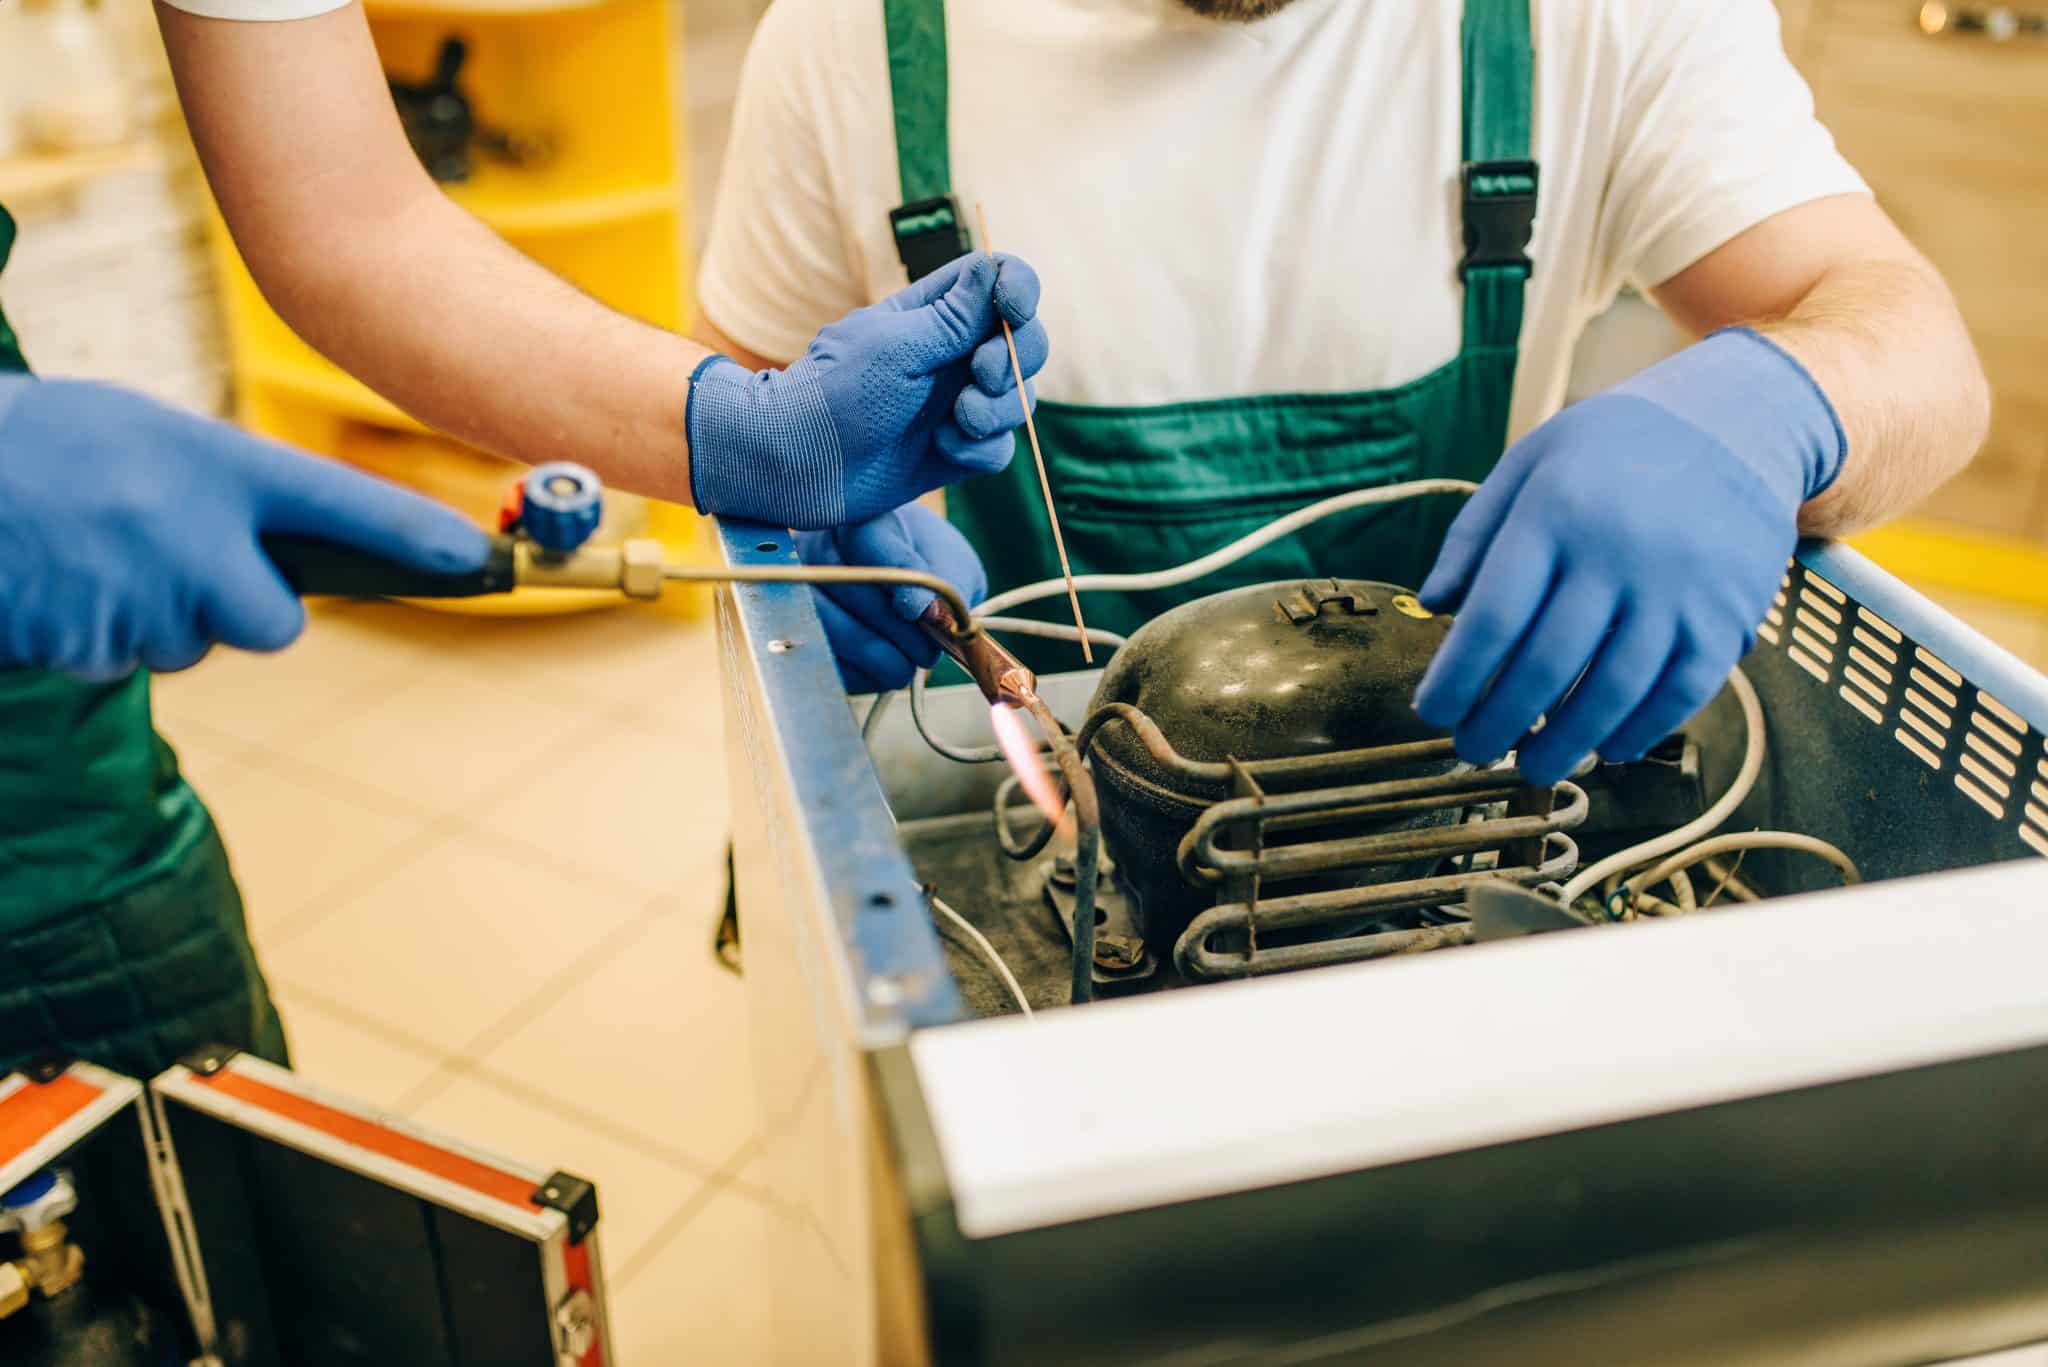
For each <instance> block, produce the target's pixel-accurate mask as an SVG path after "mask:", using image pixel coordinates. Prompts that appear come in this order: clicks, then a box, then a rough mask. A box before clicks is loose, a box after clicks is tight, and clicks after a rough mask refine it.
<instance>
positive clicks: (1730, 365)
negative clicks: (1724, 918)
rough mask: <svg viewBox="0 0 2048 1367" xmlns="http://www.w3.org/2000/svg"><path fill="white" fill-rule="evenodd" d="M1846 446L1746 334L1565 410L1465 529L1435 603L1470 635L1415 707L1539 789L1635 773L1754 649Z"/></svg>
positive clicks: (1483, 494) (1797, 382) (1425, 595)
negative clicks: (1591, 758) (1614, 771)
mask: <svg viewBox="0 0 2048 1367" xmlns="http://www.w3.org/2000/svg"><path fill="white" fill-rule="evenodd" d="M1847 446H1848V443H1847V439H1846V438H1845V437H1844V435H1843V433H1842V427H1841V423H1840V422H1839V421H1838V420H1837V418H1836V416H1835V411H1834V408H1833V406H1832V405H1831V404H1830V403H1829V402H1828V399H1827V396H1826V395H1824V394H1823V393H1822V392H1821V390H1820V386H1819V385H1817V384H1816V383H1815V382H1814V380H1813V377H1812V376H1810V375H1808V374H1807V373H1806V370H1805V368H1804V367H1803V366H1801V365H1800V364H1799V362H1798V361H1796V360H1794V359H1793V358H1792V357H1791V356H1790V355H1789V354H1787V353H1786V352H1785V351H1783V350H1781V349H1780V348H1779V347H1778V346H1777V345H1776V344H1775V343H1773V342H1770V341H1768V340H1766V339H1765V338H1763V337H1762V336H1760V335H1758V334H1757V333H1755V332H1752V331H1750V330H1748V329H1747V328H1736V329H1732V330H1729V331H1726V332H1719V333H1716V334H1714V335H1713V336H1712V337H1709V338H1708V339H1707V340H1705V341H1704V342H1701V343H1699V344H1698V345H1696V346H1692V347H1689V348H1687V349H1686V350H1684V351H1682V352H1680V353H1679V354H1678V355H1676V356H1673V357H1671V358H1670V359H1669V360H1666V361H1664V362H1662V363H1661V364H1659V365H1656V366H1653V367H1652V368H1651V369H1649V370H1647V371H1645V372H1643V373H1642V374H1641V375H1639V376H1637V377H1636V378H1634V379H1632V380H1630V381H1628V382H1627V383H1625V384H1623V385H1620V386H1618V387H1617V388H1615V389H1611V390H1609V391H1607V392H1606V393H1604V394H1600V395H1596V396H1595V397H1593V398H1590V399H1587V400H1585V401H1584V402H1582V403H1578V404H1574V405H1573V406H1572V407H1570V408H1567V409H1565V410H1564V411H1563V412H1562V413H1559V414H1558V415H1557V416H1556V417H1554V418H1552V419H1551V420H1550V421H1549V422H1547V423H1545V424H1544V425H1543V426H1542V427H1540V428H1538V429H1537V430H1536V431H1534V432H1532V433H1530V434H1529V435H1528V436H1527V437H1526V438H1524V439H1523V440H1522V441H1520V442H1518V443H1516V445H1515V446H1514V448H1513V449H1512V450H1510V451H1509V452H1508V453H1507V455H1506V456H1505V457H1504V458H1503V459H1502V461H1501V463H1500V465H1499V466H1498V467H1497V468H1496V469H1495V470H1494V472H1493V474H1492V475H1491V476H1489V477H1488V478H1487V480H1486V482H1485V483H1484V484H1483V485H1482V486H1481V487H1480V490H1479V492H1478V493H1477V494H1475V495H1474V496H1473V498H1472V501H1471V502H1470V503H1468V504H1466V505H1465V508H1464V509H1463V511H1461V512H1460V513H1459V515H1458V519H1457V521H1456V522H1454V523H1453V524H1452V525H1451V530H1450V534H1449V535H1448V536H1447V537H1446V538H1445V540H1444V546H1443V551H1442V554H1441V555H1440V556H1439V557H1438V559H1437V563H1436V568H1435V569H1434V570H1432V571H1431V573H1430V576H1429V579H1428V582H1426V583H1425V584H1424V585H1423V587H1422V601H1423V603H1424V604H1425V605H1426V606H1428V607H1430V608H1431V609H1433V610H1437V611H1448V610H1452V609H1456V610H1457V612H1458V620H1457V622H1456V623H1455V624H1454V625H1453V626H1452V628H1451V631H1450V635H1449V636H1448V637H1447V638H1446V639H1445V641H1444V644H1443V647H1442V649H1441V650H1439V651H1438V653H1437V657H1436V659H1435V660H1434V661H1433V662H1432V663H1431V665H1430V668H1429V672H1428V673H1427V674H1426V675H1425V676H1424V677H1423V680H1422V687H1421V688H1420V690H1418V692H1417V694H1416V698H1415V707H1416V710H1417V711H1418V712H1419V713H1420V714H1421V716H1422V718H1423V719H1424V720H1425V721H1427V722H1428V723H1429V724H1430V725H1432V726H1438V727H1442V728H1444V729H1446V730H1449V731H1451V732H1452V734H1453V736H1454V737H1455V739H1456V741H1457V746H1458V753H1459V754H1460V755H1461V756H1463V757H1464V758H1465V759H1467V760H1469V761H1471V762H1473V763H1484V762H1487V761H1491V760H1494V759H1498V758H1499V757H1500V756H1501V755H1503V754H1505V753H1506V752H1507V751H1508V750H1510V749H1513V748H1516V747H1518V746H1519V750H1520V760H1521V766H1522V770H1523V772H1524V773H1525V774H1527V775H1528V777H1529V778H1530V779H1531V780H1532V781H1534V782H1536V783H1554V782H1556V781H1558V780H1560V779H1562V778H1563V777H1565V776H1566V775H1567V774H1569V773H1570V772H1571V771H1572V769H1573V768H1575V767H1576V766H1577V764H1578V762H1579V761H1580V760H1581V759H1583V758H1584V757H1585V756H1586V755H1587V754H1588V753H1590V752H1593V751H1598V752H1599V753H1600V755H1601V756H1602V757H1604V758H1606V759H1608V760H1615V761H1619V760H1632V759H1638V758H1640V757H1641V756H1642V755H1643V754H1644V753H1645V752H1647V751H1648V750H1649V749H1650V747H1651V746H1653V745H1655V744H1656V743H1657V742H1658V741H1660V740H1662V739H1663V738H1664V737H1665V736H1667V735H1669V734H1671V732H1672V731H1674V730H1676V729H1677V728H1678V727H1679V726H1681V725H1683V724H1684V723H1685V722H1686V720H1687V719H1689V718H1690V717H1691V716H1692V715H1693V714H1694V713H1696V712H1698V711H1699V710H1700V708H1702V707H1704V706H1705V705H1706V704H1707V703H1708V702H1710V701H1711V700H1712V699H1713V697H1714V695H1715V694H1716V693H1717V692H1719V691H1720V688H1721V685H1722V683H1723V682H1724V681H1725V680H1726V679H1727V677H1728V673H1729V671H1730V670H1732V669H1733V668H1734V667H1735V665H1736V663H1737V662H1738V661H1740V660H1741V658H1742V657H1743V656H1744V655H1745V654H1747V653H1748V651H1749V648H1750V647H1751V646H1752V645H1753V644H1755V640H1756V628H1757V626H1758V624H1759V623H1761V622H1762V621H1763V618H1764V614H1765V613H1766V612H1767V611H1769V609H1770V606H1771V599H1772V597H1773V595H1774V594H1775V593H1776V592H1777V588H1778V583H1779V580H1780V579H1781V578H1782V577H1783V575H1784V572H1785V564H1786V561H1787V560H1789V559H1790V558H1791V555H1792V552H1793V550H1794V548H1795V547H1796V546H1797V544H1798V530H1797V520H1798V515H1799V508H1800V505H1801V504H1802V503H1804V502H1805V501H1806V500H1807V499H1809V498H1812V497H1813V496H1814V495H1816V494H1818V493H1820V492H1821V491H1822V490H1824V489H1826V488H1827V487H1828V485H1830V484H1831V483H1833V482H1834V479H1835V476H1836V475H1837V474H1838V473H1840V471H1841V468H1842V463H1843V461H1844V460H1845V458H1846V457H1847V453H1848V452H1847ZM1575 681H1576V686H1574V683H1575ZM1539 718H1547V721H1546V722H1545V724H1544V725H1543V727H1542V729H1541V730H1538V731H1537V732H1536V733H1535V734H1534V735H1533V736H1528V739H1527V741H1526V743H1524V737H1525V736H1526V735H1528V733H1529V731H1530V729H1531V728H1532V727H1534V726H1536V724H1537V721H1538V719H1539Z"/></svg>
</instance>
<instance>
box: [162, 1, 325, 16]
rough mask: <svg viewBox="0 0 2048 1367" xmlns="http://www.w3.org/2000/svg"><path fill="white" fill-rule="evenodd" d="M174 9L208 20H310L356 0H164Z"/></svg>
mask: <svg viewBox="0 0 2048 1367" xmlns="http://www.w3.org/2000/svg"><path fill="white" fill-rule="evenodd" d="M164 3H165V4H166V5H169V6H170V7H171V8H172V9H176V10H183V11H185V13H187V14H197V15H199V16H201V17H202V18H206V19H268V20H272V21H275V20H279V19H310V18H312V17H313V16H314V15H316V14H332V13H333V12H334V11H335V10H338V9H340V8H342V7H343V6H344V5H349V4H353V3H354V0H164Z"/></svg>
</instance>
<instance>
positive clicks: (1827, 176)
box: [1629, 157, 1870, 290]
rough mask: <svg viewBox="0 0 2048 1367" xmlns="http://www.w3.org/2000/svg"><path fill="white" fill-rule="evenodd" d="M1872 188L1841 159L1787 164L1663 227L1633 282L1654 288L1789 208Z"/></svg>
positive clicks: (1639, 261)
mask: <svg viewBox="0 0 2048 1367" xmlns="http://www.w3.org/2000/svg"><path fill="white" fill-rule="evenodd" d="M1869 193H1870V186H1869V185H1867V184H1866V183H1865V182H1864V180H1863V177H1862V176H1860V175H1858V174H1857V173H1856V170H1855V168H1854V167H1852V166H1850V165H1849V163H1848V162H1846V161H1843V160H1841V159H1840V158H1839V157H1833V158H1829V159H1827V160H1826V161H1824V162H1821V163H1819V164H1811V163H1809V164H1807V165H1803V166H1799V167H1796V168H1788V169H1787V170H1786V171H1785V172H1784V173H1782V174H1779V175H1777V176H1773V177H1772V178H1770V179H1767V180H1762V181H1758V182H1757V183H1755V184H1752V185H1745V186H1743V187H1742V188H1741V190H1740V192H1739V193H1736V194H1732V195H1729V196H1728V197H1727V198H1725V199H1721V200H1717V201H1710V202H1708V203H1706V204H1704V205H1702V206H1701V207H1700V209H1699V210H1698V211H1697V212H1696V213H1693V214H1691V215H1689V216H1687V217H1685V218H1682V219H1680V220H1677V221H1675V222H1673V223H1671V224H1669V225H1667V226H1665V227H1663V228H1662V229H1661V230H1660V231H1659V232H1658V233H1657V235H1656V237H1655V239H1654V240H1653V241H1652V242H1651V244H1650V245H1649V246H1648V247H1647V248H1646V249H1645V250H1644V252H1643V254H1642V255H1641V256H1640V257H1639V258H1638V259H1637V260H1636V262H1635V263H1634V268H1633V269H1632V270H1631V271H1630V274H1629V279H1630V283H1632V284H1634V285H1635V286H1636V287H1637V288H1638V289H1643V290H1651V289H1655V288H1656V287H1658V286H1659V285H1662V284H1664V283H1665V282H1667V281H1669V280H1670V279H1672V278H1673V277H1674V276H1677V275H1678V274H1680V273H1681V272H1683V271H1685V270H1686V269H1687V268H1688V267H1690V266H1692V265H1694V264H1696V263H1697V262H1699V261H1700V260H1702V259H1704V258H1705V257H1707V256H1710V255H1712V254H1713V253H1714V252H1716V251H1718V250H1720V249H1721V248H1722V247H1724V246H1726V245H1727V244H1728V243H1730V242H1732V241H1734V240H1735V239H1736V238H1738V237H1740V236H1742V235H1743V234H1744V233H1746V232H1748V231H1749V230H1750V229H1751V228H1754V227H1756V226H1757V225H1758V224H1759V223H1762V222H1764V221H1766V220H1767V219H1771V218H1775V217H1777V216H1778V215H1779V214H1782V213H1784V212H1785V211H1786V210H1788V209H1796V208H1798V207H1799V206H1800V205H1802V204H1811V203H1813V201H1815V200H1817V199H1829V198H1832V197H1833V196H1836V195H1867V194H1869Z"/></svg>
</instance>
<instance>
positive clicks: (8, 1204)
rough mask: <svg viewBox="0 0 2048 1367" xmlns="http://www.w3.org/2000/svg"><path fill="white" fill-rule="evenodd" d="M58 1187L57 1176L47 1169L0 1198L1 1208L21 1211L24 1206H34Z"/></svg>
mask: <svg viewBox="0 0 2048 1367" xmlns="http://www.w3.org/2000/svg"><path fill="white" fill-rule="evenodd" d="M56 1185H57V1174H56V1173H55V1172H53V1171H51V1170H50V1169H48V1168H45V1169H43V1171H41V1172H39V1173H37V1174H36V1175H35V1176H33V1177H31V1178H29V1179H28V1180H27V1181H26V1182H23V1183H22V1184H21V1185H20V1186H18V1187H16V1188H15V1189H14V1190H12V1191H10V1192H8V1193H7V1194H6V1195H4V1196H0V1208H6V1209H12V1210H19V1209H20V1208H21V1207H23V1206H32V1205H34V1204H35V1203H36V1202H38V1201H40V1200H42V1199H43V1198H44V1197H45V1196H48V1195H49V1194H50V1192H51V1191H52V1190H53V1189H54V1188H55V1187H56Z"/></svg>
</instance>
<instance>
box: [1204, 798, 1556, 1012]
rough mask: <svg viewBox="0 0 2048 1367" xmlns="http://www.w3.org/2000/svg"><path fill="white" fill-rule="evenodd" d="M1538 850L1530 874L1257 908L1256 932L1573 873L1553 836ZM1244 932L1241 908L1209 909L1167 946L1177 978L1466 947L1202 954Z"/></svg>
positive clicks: (1352, 945) (1341, 946) (1461, 935)
mask: <svg viewBox="0 0 2048 1367" xmlns="http://www.w3.org/2000/svg"><path fill="white" fill-rule="evenodd" d="M1545 843H1546V852H1547V854H1548V857H1547V858H1545V859H1544V860H1543V862H1542V863H1541V864H1540V865H1537V866H1531V867H1525V868H1518V869H1504V870H1500V871H1497V872H1493V871H1487V872H1479V873H1457V874H1446V875H1442V876H1438V877H1433V878H1415V879H1409V880H1407V881H1405V882H1400V883H1382V884H1378V885H1376V886H1372V887H1364V888H1341V889H1337V890H1333V891H1329V892H1309V893H1301V894H1299V895H1297V896H1293V897H1276V898H1273V899H1271V900H1261V901H1260V902H1259V904H1258V913H1257V925H1258V928H1259V929H1261V930H1296V929H1301V928H1305V927H1311V926H1319V925H1326V924H1328V923H1329V922H1331V921H1336V920H1352V919H1355V918H1357V917H1358V916H1360V915H1362V914H1372V913H1378V914H1387V913H1391V912H1396V911H1411V910H1415V909H1417V908H1420V907H1429V906H1441V905H1443V904H1444V903H1446V902H1450V901H1454V900H1457V899H1458V898H1459V897H1461V896H1462V895H1463V894H1465V893H1468V892H1469V891H1470V890H1471V889H1472V888H1474V887H1476V886H1478V885H1479V884H1481V883H1489V882H1507V883H1513V884H1515V885H1516V886H1518V887H1535V886H1537V885H1539V884H1542V883H1550V882H1555V881H1556V880H1557V879H1559V878H1562V877H1567V876H1569V875H1570V873H1571V871H1572V869H1573V868H1575V867H1577V865H1578V861H1579V850H1578V845H1577V844H1576V843H1575V842H1574V841H1573V840H1572V838H1571V837H1570V836H1568V835H1566V834H1564V833H1563V832H1561V831H1556V832H1552V833H1551V834H1550V835H1549V836H1548V837H1547V839H1546V842H1545ZM1252 925H1253V914H1252V908H1251V906H1250V904H1248V903H1244V902H1232V903H1228V904H1225V905H1223V906H1216V907H1211V908H1209V909H1208V910H1207V911H1205V912H1203V913H1202V914H1201V915H1199V916H1197V917H1196V918H1195V919H1194V920H1193V921H1191V922H1189V923H1188V928H1187V930H1186V931H1184V932H1182V934H1181V937H1180V940H1179V941H1178V942H1177V943H1176V944H1175V945H1174V961H1175V962H1176V963H1178V964H1179V965H1180V969H1181V972H1182V973H1184V974H1186V975H1187V976H1189V977H1191V978H1205V979H1206V978H1244V977H1251V976H1254V975H1256V974H1259V973H1264V972H1278V971H1283V970H1291V969H1295V968H1310V967H1315V966H1316V965H1319V964H1332V963H1357V962H1360V961H1363V960H1366V959H1379V958H1385V957H1387V956H1389V955H1393V954H1412V953H1417V952H1419V951H1421V950H1425V949H1437V948H1441V947H1443V946H1446V945H1452V944H1466V943H1469V942H1470V940H1471V929H1470V927H1469V926H1464V925H1455V926H1443V927H1429V928H1425V929H1424V930H1419V931H1385V932H1381V933H1379V934H1376V935H1352V936H1346V937H1344V938H1342V939H1337V940H1324V941H1318V942H1317V943H1316V944H1314V945H1283V946H1278V947H1276V948H1273V949H1258V950H1255V951H1253V952H1251V953H1249V954H1245V953H1237V952H1233V951H1221V950H1216V949H1212V948H1210V946H1209V943H1208V942H1209V940H1210V939H1211V938H1212V937H1214V936H1216V935H1218V934H1222V933H1226V932H1229V931H1236V930H1242V931H1246V932H1249V931H1250V930H1251V928H1252Z"/></svg>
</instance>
